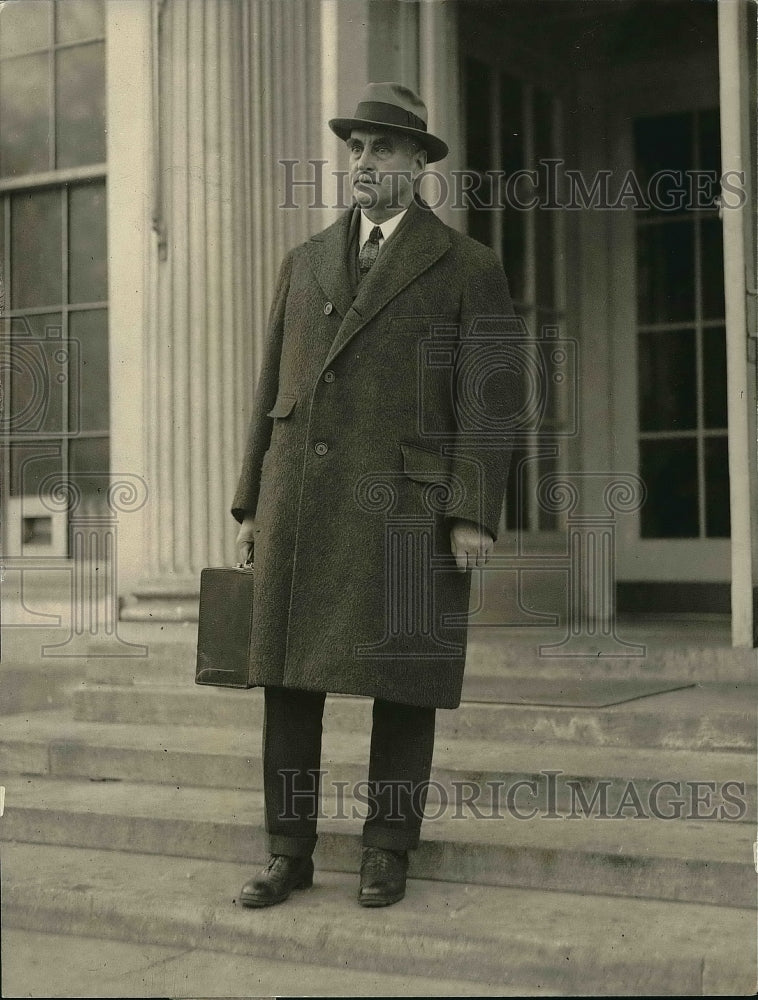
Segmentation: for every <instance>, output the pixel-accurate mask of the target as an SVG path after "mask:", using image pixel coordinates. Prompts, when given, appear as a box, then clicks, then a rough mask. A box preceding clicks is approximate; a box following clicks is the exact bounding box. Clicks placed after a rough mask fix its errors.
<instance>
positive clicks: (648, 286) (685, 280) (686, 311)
mask: <svg viewBox="0 0 758 1000" xmlns="http://www.w3.org/2000/svg"><path fill="white" fill-rule="evenodd" d="M694 235H695V234H694V226H693V224H692V223H691V222H671V223H663V224H661V225H652V226H639V227H638V230H637V311H638V319H639V322H640V323H672V322H677V321H680V320H685V321H690V322H691V321H692V320H693V319H694V318H695V240H694Z"/></svg>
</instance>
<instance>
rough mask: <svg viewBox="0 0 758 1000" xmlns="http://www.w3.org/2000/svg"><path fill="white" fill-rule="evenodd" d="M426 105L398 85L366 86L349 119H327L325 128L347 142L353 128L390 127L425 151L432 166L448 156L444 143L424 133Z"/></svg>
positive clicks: (405, 88)
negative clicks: (327, 125)
mask: <svg viewBox="0 0 758 1000" xmlns="http://www.w3.org/2000/svg"><path fill="white" fill-rule="evenodd" d="M426 122H427V113H426V105H425V104H424V102H423V101H422V100H421V98H420V97H419V96H418V94H414V93H413V91H412V90H410V89H409V88H408V87H404V86H403V85H402V84H401V83H370V84H369V85H368V86H367V87H366V89H365V90H364V91H363V95H362V97H361V100H360V102H359V104H358V107H357V108H356V109H355V115H354V117H353V118H331V119H330V120H329V128H330V129H331V130H332V132H334V134H335V135H337V136H339V137H340V139H343V140H347V139H349V138H350V133H351V132H352V130H353V129H354V128H358V129H360V128H369V129H374V128H391V129H393V131H396V132H402V133H403V134H404V135H407V136H410V137H411V138H413V139H415V140H416V141H417V142H418V143H419V145H420V146H423V148H424V149H425V150H426V153H427V161H428V162H429V163H436V162H437V160H443V159H444V158H445V157H446V156H447V153H448V148H447V145H446V143H444V142H443V141H442V139H438V138H437V136H436V135H432V134H431V132H427V130H426Z"/></svg>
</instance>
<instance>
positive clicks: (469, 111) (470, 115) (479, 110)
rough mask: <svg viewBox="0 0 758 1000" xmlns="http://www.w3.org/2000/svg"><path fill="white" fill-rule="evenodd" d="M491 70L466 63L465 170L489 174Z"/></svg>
mask: <svg viewBox="0 0 758 1000" xmlns="http://www.w3.org/2000/svg"><path fill="white" fill-rule="evenodd" d="M491 103H492V102H491V100H490V69H489V67H488V66H486V65H485V64H484V63H481V62H479V61H478V60H477V59H467V60H466V160H467V163H466V166H467V167H469V168H473V169H474V170H492V169H493V167H494V163H493V155H492V136H491V133H490V125H491V119H492V112H491Z"/></svg>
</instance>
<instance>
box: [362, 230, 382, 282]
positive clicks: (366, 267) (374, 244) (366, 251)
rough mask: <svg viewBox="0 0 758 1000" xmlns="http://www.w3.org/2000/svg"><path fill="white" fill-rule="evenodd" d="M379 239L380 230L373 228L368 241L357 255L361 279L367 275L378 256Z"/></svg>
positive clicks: (380, 236)
mask: <svg viewBox="0 0 758 1000" xmlns="http://www.w3.org/2000/svg"><path fill="white" fill-rule="evenodd" d="M381 238H382V230H381V228H380V227H379V226H374V228H373V229H372V230H371V232H370V233H369V237H368V239H367V240H366V242H365V243H364V244H363V246H362V247H361V252H360V253H359V254H358V267H359V269H360V272H361V277H363V276H364V274H368V272H369V271H370V270H371V267H372V266H373V264H374V262H375V261H376V258H377V257H378V256H379V240H380V239H381Z"/></svg>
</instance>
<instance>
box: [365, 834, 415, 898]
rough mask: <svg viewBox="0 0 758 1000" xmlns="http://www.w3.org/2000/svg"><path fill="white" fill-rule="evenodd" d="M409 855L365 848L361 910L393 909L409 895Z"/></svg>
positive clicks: (404, 852)
mask: <svg viewBox="0 0 758 1000" xmlns="http://www.w3.org/2000/svg"><path fill="white" fill-rule="evenodd" d="M407 872H408V852H407V851H388V850H385V849H384V848H381V847H364V849H363V858H362V860H361V887H360V889H359V891H358V902H359V903H360V904H361V906H390V905H391V904H392V903H397V902H398V900H401V899H402V898H403V896H404V895H405V878H406V874H407Z"/></svg>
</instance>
